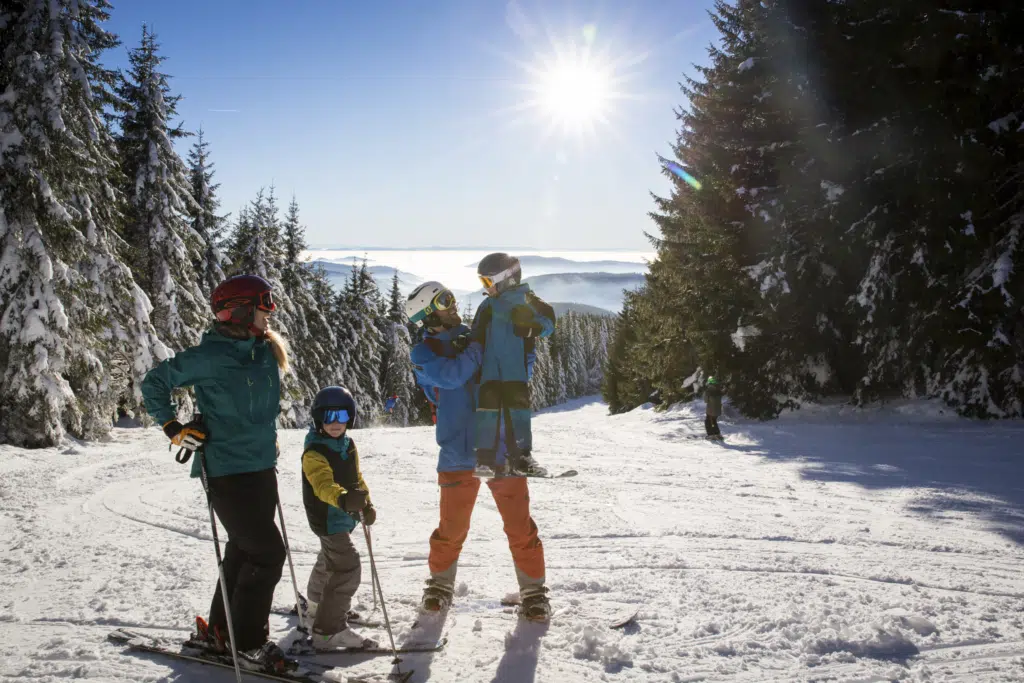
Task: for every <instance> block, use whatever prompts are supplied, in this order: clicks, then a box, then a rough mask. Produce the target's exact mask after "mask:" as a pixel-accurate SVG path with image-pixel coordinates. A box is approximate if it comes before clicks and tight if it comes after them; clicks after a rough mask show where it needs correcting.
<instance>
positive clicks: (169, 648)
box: [107, 624, 448, 683]
mask: <svg viewBox="0 0 1024 683" xmlns="http://www.w3.org/2000/svg"><path fill="white" fill-rule="evenodd" d="M364 625H367V626H368V625H369V624H364ZM107 639H108V640H110V641H111V642H114V643H118V644H120V645H124V646H126V647H128V649H130V650H134V651H136V652H145V653H149V654H157V655H163V656H167V657H173V658H175V659H181V660H184V661H189V662H195V663H198V664H208V665H210V666H216V667H220V668H222V669H230V670H234V668H235V665H234V661H233V660H232V658H231V655H230V653H223V654H221V653H212V652H210V651H208V650H204V649H202V648H199V647H196V646H194V645H192V644H190V643H188V642H184V643H183V642H181V641H178V640H174V639H171V638H160V637H155V636H152V635H150V634H146V633H139V632H136V631H131V630H129V629H124V628H120V629H117V630H115V631H113V632H111V633H110V634H109V635H108V636H107ZM447 642H448V638H447V637H442V638H441V639H439V640H438V641H437V642H436V643H434V644H433V645H408V646H405V647H400V648H397V649H396V650H391V649H389V648H382V647H365V648H349V649H346V650H329V651H324V652H314V651H313V650H312V647H310V646H308V638H301V639H299V640H297V641H296V642H295V643H293V645H292V647H291V648H289V650H288V655H289V657H291V658H292V661H293V662H295V663H296V664H297V666H296V668H295V669H292V670H289V671H280V672H275V671H259V670H251V669H245V670H244V673H245V675H250V676H257V677H259V678H263V679H266V680H272V681H285V682H287V683H327V682H328V681H335V680H341V679H340V678H336V677H334V676H328V675H327V674H328V673H329V672H333V671H335V670H336V669H337V670H338V673H341V672H342V671H344V670H343V669H340V668H339V667H336V666H329V665H325V664H321V663H319V662H317V661H314V660H313V657H315V656H317V655H322V656H337V655H364V656H377V655H391V654H394V653H397V654H399V655H401V654H411V653H427V652H438V651H439V650H441V649H442V648H444V646H445V644H447ZM412 673H413V672H412V671H411V670H410V671H405V672H392V673H389V674H356V675H353V676H347V677H346V678H345V679H344V680H345V681H348V683H384V682H387V683H407V682H408V680H409V679H410V678H411V677H412Z"/></svg>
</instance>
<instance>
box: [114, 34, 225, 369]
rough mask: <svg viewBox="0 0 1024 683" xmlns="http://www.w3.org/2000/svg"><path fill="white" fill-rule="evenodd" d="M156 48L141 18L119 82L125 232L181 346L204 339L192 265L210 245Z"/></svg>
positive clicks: (156, 317) (162, 327) (161, 321)
mask: <svg viewBox="0 0 1024 683" xmlns="http://www.w3.org/2000/svg"><path fill="white" fill-rule="evenodd" d="M158 50H159V45H158V44H157V42H156V35H155V34H154V33H153V32H152V31H150V30H149V29H148V28H147V27H146V26H143V27H142V42H141V44H140V45H139V47H137V48H134V49H132V50H129V53H128V58H129V62H130V68H129V70H128V73H127V75H126V76H125V77H124V79H123V80H122V82H121V84H120V86H119V88H118V93H119V95H120V100H121V101H120V104H119V106H120V108H121V114H122V115H121V121H120V123H121V133H120V136H119V137H118V139H117V144H118V152H119V156H120V160H121V168H122V170H123V172H124V174H125V184H124V190H125V196H126V198H127V208H126V223H125V229H124V235H125V238H126V240H127V242H128V245H129V252H128V253H129V255H130V259H131V260H130V262H131V264H132V269H133V272H134V274H135V279H136V280H137V281H138V282H139V284H140V285H141V286H142V288H143V290H144V291H145V292H146V294H147V295H149V298H150V301H151V302H152V304H153V314H152V321H153V325H154V327H156V329H157V332H158V333H159V334H160V336H161V338H162V339H164V340H165V341H166V342H167V343H168V344H170V345H171V346H172V347H173V348H175V349H178V350H180V349H183V348H186V347H188V346H192V345H193V344H195V343H197V342H198V341H199V335H200V334H201V332H202V330H203V328H204V327H205V325H206V322H207V319H208V315H207V311H208V306H207V302H206V298H205V297H204V295H203V290H202V287H201V286H200V278H199V277H198V276H197V273H196V272H195V270H194V268H195V264H197V263H201V262H202V261H203V253H204V251H205V249H206V246H207V245H206V244H205V243H204V241H203V238H202V237H201V236H200V235H199V234H198V233H197V232H196V231H195V230H193V229H192V227H191V225H190V222H191V221H190V218H189V214H188V212H189V211H190V210H193V209H195V208H197V207H196V203H195V201H194V199H193V198H192V189H191V185H190V183H189V178H188V170H187V168H186V167H185V164H184V162H183V161H182V160H181V157H179V156H178V153H177V152H176V151H175V149H174V144H173V142H174V140H175V139H178V138H181V137H183V136H185V135H187V133H186V132H185V131H184V130H183V129H182V128H181V126H180V124H179V125H178V126H172V125H171V120H172V119H173V118H174V117H175V116H176V115H177V103H178V101H179V100H180V96H175V95H172V94H171V90H170V86H169V85H168V82H167V81H168V76H167V74H165V73H163V72H162V71H160V65H161V63H162V62H163V61H164V58H163V57H162V56H161V55H160V54H159V52H158Z"/></svg>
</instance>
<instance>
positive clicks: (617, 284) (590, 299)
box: [309, 256, 646, 316]
mask: <svg viewBox="0 0 1024 683" xmlns="http://www.w3.org/2000/svg"><path fill="white" fill-rule="evenodd" d="M523 258H524V260H525V262H524V269H526V271H527V272H529V270H530V267H529V266H528V264H532V267H533V268H534V269H537V270H541V269H542V266H541V265H540V264H541V263H544V264H547V267H550V266H551V265H552V264H554V265H559V264H561V265H563V266H565V267H569V266H566V264H572V265H575V266H576V267H585V266H593V265H595V264H599V263H604V264H606V267H608V268H612V267H621V268H629V269H639V271H638V270H631V271H630V272H625V273H622V272H606V271H600V272H598V271H592V270H588V271H583V272H558V273H547V274H542V275H533V276H531V277H527V278H526V279H524V280H523V282H525V283H527V284H529V285H530V287H531V288H532V289H533V290H534V291H536V292H537V294H538V295H539V296H540V297H541V298H542V299H544V300H545V301H548V302H552V305H553V306H555V304H556V303H557V306H556V313H557V314H559V315H561V314H562V313H563V312H565V311H569V310H575V311H578V312H581V313H592V314H594V315H603V316H614V315H617V314H618V312H619V311H620V310H622V297H623V290H627V289H628V290H634V289H637V288H639V287H641V286H642V285H643V284H644V271H646V265H641V264H637V263H629V262H626V261H575V262H574V261H569V260H567V259H563V258H561V257H547V256H537V257H532V256H528V257H523ZM339 261H340V262H339ZM361 261H362V259H358V260H356V261H355V262H356V263H357V267H359V265H358V264H359V262H361ZM352 263H353V259H349V258H346V259H344V260H331V261H327V260H322V259H321V260H316V261H312V262H311V263H310V264H309V265H310V267H316V266H319V267H322V268H323V269H324V271H325V272H326V273H327V277H328V279H329V280H330V283H331V285H332V286H333V287H334V288H335V289H336V290H337V291H341V289H342V288H343V287H344V284H345V282H346V281H347V280H348V278H349V276H350V274H351V272H352ZM611 264H618V265H615V266H613V265H611ZM367 270H368V271H369V272H370V275H371V276H372V277H373V279H374V281H375V282H376V283H377V286H378V288H380V290H381V292H387V291H389V290H390V289H391V278H392V277H393V276H394V273H395V268H394V267H392V266H388V265H372V266H371V265H367ZM424 281H425V280H424V278H423V277H422V276H420V275H417V274H415V273H410V272H408V271H404V270H399V271H398V287H399V290H400V291H401V292H402V296H403V297H404V296H407V295H408V294H409V292H411V291H412V290H413V289H414V288H415V287H416V286H417V285H419V284H421V283H422V282H424ZM452 291H453V293H454V294H455V296H456V297H457V298H458V299H459V301H473V302H479V301H480V300H481V298H482V297H483V294H482V292H481V291H480V290H479V289H473V290H464V289H459V288H455V287H453V288H452Z"/></svg>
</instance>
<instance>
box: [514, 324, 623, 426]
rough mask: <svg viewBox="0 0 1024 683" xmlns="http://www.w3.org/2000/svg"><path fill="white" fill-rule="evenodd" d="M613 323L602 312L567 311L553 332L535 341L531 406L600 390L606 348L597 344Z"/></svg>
mask: <svg viewBox="0 0 1024 683" xmlns="http://www.w3.org/2000/svg"><path fill="white" fill-rule="evenodd" d="M614 327H615V320H614V319H613V318H609V317H605V316H596V315H590V314H580V313H576V312H573V311H570V312H568V313H567V314H565V315H563V316H561V318H559V320H558V325H557V328H556V330H555V333H554V334H553V335H552V336H551V337H548V338H544V339H539V340H538V341H537V346H536V358H535V360H534V364H533V376H532V377H531V378H530V395H531V400H532V403H533V407H534V409H539V408H545V407H547V406H551V405H557V404H559V403H564V402H565V401H567V400H569V399H572V398H579V397H581V396H590V395H593V394H595V393H599V392H600V391H601V385H602V383H603V381H604V367H603V359H604V358H605V357H607V353H608V351H607V349H606V348H598V347H597V345H599V344H607V343H608V340H609V339H610V338H611V333H612V330H613V329H614ZM594 365H596V367H592V366H594Z"/></svg>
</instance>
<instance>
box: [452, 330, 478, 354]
mask: <svg viewBox="0 0 1024 683" xmlns="http://www.w3.org/2000/svg"><path fill="white" fill-rule="evenodd" d="M472 341H473V340H472V338H471V337H470V336H469V334H460V335H459V336H458V337H456V338H455V339H452V348H454V349H455V350H456V351H458V352H459V353H462V352H463V351H465V350H466V347H467V346H469V344H470V342H472Z"/></svg>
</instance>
